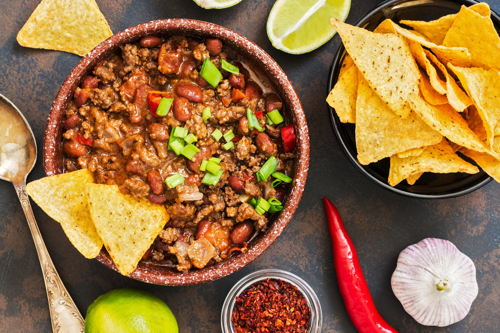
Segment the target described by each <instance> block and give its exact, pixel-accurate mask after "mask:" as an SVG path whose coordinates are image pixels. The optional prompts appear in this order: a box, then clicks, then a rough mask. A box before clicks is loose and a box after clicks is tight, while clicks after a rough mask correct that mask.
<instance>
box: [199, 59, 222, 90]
mask: <svg viewBox="0 0 500 333" xmlns="http://www.w3.org/2000/svg"><path fill="white" fill-rule="evenodd" d="M200 75H201V77H202V78H204V79H205V81H207V82H208V83H210V85H211V86H212V87H214V88H217V85H218V84H219V82H220V80H222V74H221V73H220V71H219V69H218V68H217V67H216V66H215V65H214V64H213V63H212V62H211V61H210V59H209V58H205V61H203V66H201V71H200Z"/></svg>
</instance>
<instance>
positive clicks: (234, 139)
mask: <svg viewBox="0 0 500 333" xmlns="http://www.w3.org/2000/svg"><path fill="white" fill-rule="evenodd" d="M240 139H241V138H240V137H239V136H237V135H235V136H234V138H233V139H232V140H231V141H233V142H236V141H240Z"/></svg>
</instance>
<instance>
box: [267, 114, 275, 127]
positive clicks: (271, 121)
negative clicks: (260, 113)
mask: <svg viewBox="0 0 500 333" xmlns="http://www.w3.org/2000/svg"><path fill="white" fill-rule="evenodd" d="M266 117H267V123H268V124H269V125H274V123H273V120H272V119H271V118H269V114H266Z"/></svg>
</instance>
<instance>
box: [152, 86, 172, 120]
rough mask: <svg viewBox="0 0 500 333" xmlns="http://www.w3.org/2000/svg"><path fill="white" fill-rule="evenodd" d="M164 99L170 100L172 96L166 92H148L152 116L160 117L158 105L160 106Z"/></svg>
mask: <svg viewBox="0 0 500 333" xmlns="http://www.w3.org/2000/svg"><path fill="white" fill-rule="evenodd" d="M163 97H165V98H170V94H169V93H168V92H166V91H150V92H148V102H149V109H150V110H151V114H152V115H153V116H155V117H160V116H159V115H157V114H156V110H157V109H158V105H159V104H160V101H161V99H162V98H163ZM169 111H170V110H169Z"/></svg>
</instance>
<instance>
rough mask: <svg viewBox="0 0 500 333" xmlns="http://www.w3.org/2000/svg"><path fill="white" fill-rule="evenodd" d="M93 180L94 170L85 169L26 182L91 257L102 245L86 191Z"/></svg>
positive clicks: (32, 195) (37, 197)
mask: <svg viewBox="0 0 500 333" xmlns="http://www.w3.org/2000/svg"><path fill="white" fill-rule="evenodd" d="M93 182H94V177H93V176H92V173H91V172H90V171H88V170H87V169H82V170H78V171H74V172H69V173H64V174H62V175H57V176H51V177H45V178H41V179H38V180H35V181H33V182H31V183H29V184H28V185H27V186H26V191H27V192H28V194H29V196H30V197H31V199H33V201H35V202H36V203H37V205H38V206H40V208H42V209H43V211H44V212H45V213H47V215H49V216H50V217H51V218H53V219H54V220H56V221H57V222H59V223H60V224H61V226H62V228H63V230H64V233H65V234H66V236H68V238H69V240H70V242H71V244H73V246H74V247H76V249H77V250H78V251H80V253H81V254H83V255H84V256H85V258H88V259H91V258H95V257H96V256H97V255H98V254H99V251H100V250H101V248H102V240H101V238H100V237H99V235H98V234H97V231H96V230H95V227H94V223H93V222H92V219H91V217H90V213H89V209H88V204H87V197H86V195H85V186H86V185H87V184H91V183H93Z"/></svg>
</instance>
